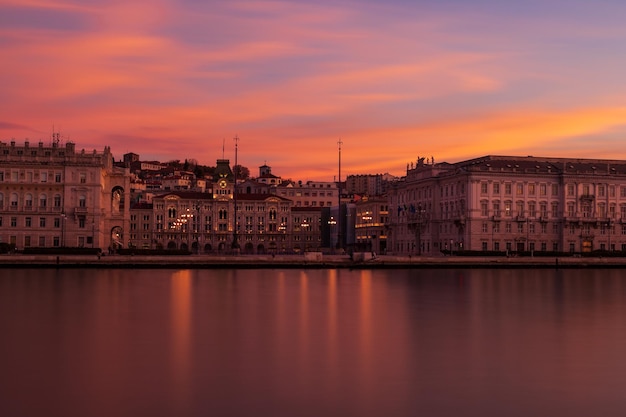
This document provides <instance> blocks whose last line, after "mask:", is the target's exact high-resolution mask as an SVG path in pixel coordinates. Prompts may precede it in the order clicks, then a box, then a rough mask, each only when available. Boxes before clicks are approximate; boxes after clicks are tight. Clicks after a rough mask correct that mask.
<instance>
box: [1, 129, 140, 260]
mask: <svg viewBox="0 0 626 417" xmlns="http://www.w3.org/2000/svg"><path fill="white" fill-rule="evenodd" d="M129 196H130V173H129V170H128V169H125V168H118V167H114V166H113V157H112V155H111V150H110V149H109V147H105V148H104V152H101V153H99V152H96V151H95V150H94V151H92V152H85V151H84V150H82V151H80V152H77V151H76V148H75V145H74V143H71V142H68V143H66V144H65V146H60V145H59V137H58V134H55V135H54V136H53V139H52V143H51V144H50V145H44V143H43V142H39V143H38V144H37V145H36V146H31V144H30V142H28V141H26V142H24V144H23V145H22V146H18V145H16V143H15V141H11V142H10V143H4V142H0V241H1V242H7V243H10V244H13V245H15V246H16V247H17V248H18V249H20V250H21V249H24V248H31V247H41V248H46V247H62V246H66V247H93V248H102V249H106V248H108V247H118V246H125V244H126V242H127V239H128V237H127V235H126V233H127V231H128V213H129V212H128V204H127V203H126V202H128V201H129Z"/></svg>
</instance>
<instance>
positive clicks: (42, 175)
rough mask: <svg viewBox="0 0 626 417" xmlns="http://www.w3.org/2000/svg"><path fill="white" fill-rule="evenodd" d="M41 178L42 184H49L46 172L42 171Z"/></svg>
mask: <svg viewBox="0 0 626 417" xmlns="http://www.w3.org/2000/svg"><path fill="white" fill-rule="evenodd" d="M39 178H40V179H41V182H48V173H47V172H45V171H41V172H40V173H39Z"/></svg>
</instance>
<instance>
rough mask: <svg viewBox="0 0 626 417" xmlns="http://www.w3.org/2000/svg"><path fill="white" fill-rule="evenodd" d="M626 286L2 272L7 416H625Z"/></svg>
mask: <svg viewBox="0 0 626 417" xmlns="http://www.w3.org/2000/svg"><path fill="white" fill-rule="evenodd" d="M622 275H623V271H621V270H495V269H494V270H492V269H489V270H365V271H360V270H359V271H350V270H179V271H176V270H133V271H123V270H115V269H111V270H102V271H96V270H91V269H89V270H81V269H76V270H28V269H23V270H22V269H17V270H11V269H5V270H2V271H1V273H0V338H1V339H2V341H1V342H0V415H2V416H39V415H41V416H43V415H45V416H57V415H58V416H87V415H88V416H96V417H97V416H113V415H115V416H143V415H146V416H147V415H150V416H191V415H208V414H211V415H219V416H224V415H233V416H240V415H272V416H295V415H298V416H309V415H310V416H319V415H325V416H351V415H355V416H356V415H358V416H383V415H384V416H413V415H428V416H459V415H462V416H474V415H476V416H479V415H480V416H485V415H506V416H516V415H517V416H529V415H550V416H559V415H568V416H589V415H602V416H617V415H623V414H624V411H625V410H626V398H625V397H624V395H623V392H624V387H625V386H626V361H624V360H623V355H624V354H625V352H626V318H625V317H626V303H625V301H626V284H625V282H624V278H622Z"/></svg>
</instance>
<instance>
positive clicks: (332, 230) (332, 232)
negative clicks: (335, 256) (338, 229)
mask: <svg viewBox="0 0 626 417" xmlns="http://www.w3.org/2000/svg"><path fill="white" fill-rule="evenodd" d="M336 225H337V221H336V220H335V218H334V217H333V216H330V219H329V220H328V226H329V227H330V231H329V238H328V243H329V244H330V251H331V253H335V245H333V238H332V237H333V236H335V226H336Z"/></svg>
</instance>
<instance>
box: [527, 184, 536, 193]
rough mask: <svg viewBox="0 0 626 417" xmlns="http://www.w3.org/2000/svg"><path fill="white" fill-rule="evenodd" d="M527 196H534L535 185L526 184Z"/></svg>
mask: <svg viewBox="0 0 626 417" xmlns="http://www.w3.org/2000/svg"><path fill="white" fill-rule="evenodd" d="M528 195H535V184H528Z"/></svg>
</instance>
